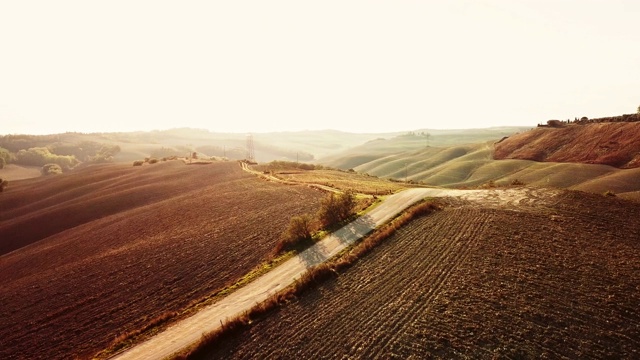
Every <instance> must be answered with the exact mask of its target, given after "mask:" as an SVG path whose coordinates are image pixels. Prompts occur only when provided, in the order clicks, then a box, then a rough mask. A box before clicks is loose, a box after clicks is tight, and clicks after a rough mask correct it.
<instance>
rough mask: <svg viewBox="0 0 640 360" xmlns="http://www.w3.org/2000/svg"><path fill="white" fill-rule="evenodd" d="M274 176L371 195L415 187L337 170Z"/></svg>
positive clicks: (283, 172) (275, 174) (297, 171)
mask: <svg viewBox="0 0 640 360" xmlns="http://www.w3.org/2000/svg"><path fill="white" fill-rule="evenodd" d="M274 176H276V177H278V178H279V179H282V180H285V181H294V182H301V183H309V184H320V185H324V186H329V187H332V188H337V189H340V190H353V191H356V192H358V193H362V194H370V195H387V194H392V193H394V192H397V191H400V190H404V189H407V188H409V187H415V186H414V185H408V186H407V185H405V184H404V183H401V182H394V181H390V180H385V179H379V178H376V177H373V176H367V175H363V174H357V173H351V172H343V171H337V170H290V171H279V172H276V173H274Z"/></svg>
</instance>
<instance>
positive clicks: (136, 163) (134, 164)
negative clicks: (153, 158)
mask: <svg viewBox="0 0 640 360" xmlns="http://www.w3.org/2000/svg"><path fill="white" fill-rule="evenodd" d="M142 164H144V161H142V160H136V161H134V162H133V166H142Z"/></svg>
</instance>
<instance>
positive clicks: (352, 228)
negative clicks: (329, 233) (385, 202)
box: [334, 215, 376, 246]
mask: <svg viewBox="0 0 640 360" xmlns="http://www.w3.org/2000/svg"><path fill="white" fill-rule="evenodd" d="M375 228H376V224H375V222H374V221H373V219H372V218H371V216H369V215H365V216H361V217H359V218H358V219H356V220H354V221H352V222H350V223H349V224H347V225H345V226H344V227H342V228H341V229H340V230H338V231H336V232H335V233H334V236H336V238H337V239H338V241H339V242H340V243H341V244H343V245H347V246H348V245H351V244H353V243H354V242H356V241H357V240H358V239H360V238H361V237H363V236H365V235H367V234H369V233H370V232H371V231H372V230H373V229H375Z"/></svg>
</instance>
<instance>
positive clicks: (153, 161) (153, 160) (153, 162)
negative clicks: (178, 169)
mask: <svg viewBox="0 0 640 360" xmlns="http://www.w3.org/2000/svg"><path fill="white" fill-rule="evenodd" d="M157 162H158V159H156V158H151V159H149V164H155V163H157Z"/></svg>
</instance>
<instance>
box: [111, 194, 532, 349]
mask: <svg viewBox="0 0 640 360" xmlns="http://www.w3.org/2000/svg"><path fill="white" fill-rule="evenodd" d="M533 192H535V191H533V190H530V189H509V190H451V189H424V188H416V189H409V190H404V191H402V192H400V193H397V194H395V195H391V196H389V197H388V198H387V199H386V200H384V201H383V202H382V203H381V204H380V205H379V206H378V207H376V208H375V209H373V210H372V211H371V212H369V213H368V214H367V215H365V216H363V217H361V218H359V219H357V220H355V221H353V222H351V223H350V224H348V225H346V226H344V227H343V228H341V229H340V230H338V231H336V232H335V233H334V234H332V235H329V236H327V237H326V238H325V239H323V240H322V241H320V242H318V243H316V244H315V245H314V246H312V247H310V248H309V249H307V250H305V251H304V252H302V253H300V254H299V255H297V256H295V257H293V258H291V259H289V260H287V261H286V262H284V263H282V264H281V265H279V266H278V267H276V268H274V269H273V270H271V271H270V272H268V273H267V274H265V275H263V276H261V277H259V278H258V279H256V280H255V281H253V282H251V283H249V284H248V285H246V286H245V287H243V288H240V289H238V290H237V291H235V292H233V293H231V294H230V295H229V296H227V297H225V298H224V299H222V300H220V301H218V302H217V303H215V304H212V305H210V306H208V307H206V308H204V309H202V310H201V311H199V312H198V313H196V314H194V315H193V316H191V317H189V318H187V319H184V320H182V321H179V322H177V323H176V324H174V325H172V326H170V327H169V328H167V329H166V330H165V331H163V332H161V333H159V334H158V335H156V336H154V337H152V338H150V339H148V340H147V341H145V342H142V343H140V344H138V345H137V346H135V347H133V348H131V349H128V350H127V351H125V352H122V353H120V354H118V355H116V356H115V357H113V359H118V360H124V359H128V360H133V359H136V360H141V359H164V358H166V357H169V356H171V355H173V354H175V353H177V352H179V351H181V350H183V349H185V348H187V347H189V346H190V345H192V344H193V343H195V342H197V341H198V340H200V338H201V336H202V335H203V334H205V333H208V332H211V331H214V330H216V329H218V328H219V327H220V325H221V324H222V323H223V322H225V321H226V320H227V319H230V318H233V317H235V316H236V315H239V314H242V313H244V312H245V311H248V310H249V309H250V308H252V307H253V306H254V305H256V304H257V303H260V302H262V301H264V300H266V299H267V298H269V297H270V296H271V295H273V294H274V293H276V292H278V291H279V290H282V289H283V288H285V287H287V286H288V285H290V284H291V283H293V282H294V281H295V280H296V279H297V278H299V277H300V276H301V275H302V274H304V273H305V272H306V271H307V269H309V268H310V267H312V266H315V265H317V264H320V263H322V262H324V261H326V260H327V259H329V258H331V257H332V256H334V255H336V254H337V253H339V252H340V251H341V250H342V249H344V248H345V247H347V246H349V245H350V244H352V243H353V242H354V241H356V240H357V239H359V238H361V237H363V236H365V235H366V234H368V233H369V232H371V231H372V230H373V229H375V228H376V227H377V226H380V225H382V224H384V223H386V222H388V221H389V220H390V219H392V218H393V217H395V216H396V215H397V214H399V213H400V212H402V211H403V210H405V209H406V208H407V207H409V206H411V205H413V204H414V203H416V202H418V201H420V200H422V199H424V198H426V197H445V196H455V197H460V198H462V199H465V200H469V201H478V202H482V203H484V204H487V205H488V204H491V203H493V204H496V205H499V206H503V205H508V204H512V205H518V204H521V203H522V200H523V199H527V198H530V197H531V196H534V195H535V194H534V193H533ZM534 197H535V196H534Z"/></svg>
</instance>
